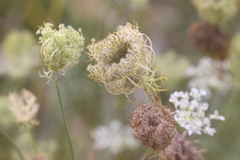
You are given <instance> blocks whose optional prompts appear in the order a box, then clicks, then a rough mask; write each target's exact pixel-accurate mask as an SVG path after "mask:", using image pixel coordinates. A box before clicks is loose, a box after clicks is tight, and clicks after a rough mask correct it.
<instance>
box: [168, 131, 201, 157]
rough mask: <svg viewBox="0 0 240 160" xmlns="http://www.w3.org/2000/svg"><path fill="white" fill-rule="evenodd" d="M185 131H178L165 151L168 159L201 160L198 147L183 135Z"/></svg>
mask: <svg viewBox="0 0 240 160" xmlns="http://www.w3.org/2000/svg"><path fill="white" fill-rule="evenodd" d="M186 133H187V132H185V133H183V134H180V133H178V134H177V135H176V136H175V138H174V139H173V142H172V144H171V145H169V146H168V147H167V148H166V149H165V151H166V156H167V159H169V160H182V159H183V160H203V158H202V156H201V154H200V152H199V151H198V149H197V148H196V147H195V146H194V145H193V143H192V142H191V141H188V140H187V139H186V138H185V136H186Z"/></svg>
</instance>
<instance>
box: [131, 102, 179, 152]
mask: <svg viewBox="0 0 240 160" xmlns="http://www.w3.org/2000/svg"><path fill="white" fill-rule="evenodd" d="M159 102H160V101H159ZM156 104H157V103H155V105H149V104H145V103H140V104H139V105H138V106H137V108H136V109H135V110H134V112H133V114H132V120H131V127H132V128H133V130H134V136H135V137H136V138H137V139H139V140H140V141H141V143H142V144H143V145H145V146H148V147H150V148H152V149H153V150H163V149H164V148H166V147H167V146H168V145H170V144H171V141H172V139H173V138H174V136H175V134H176V126H175V120H174V118H173V114H174V113H173V112H172V111H171V110H170V109H167V108H164V107H163V106H161V108H160V107H159V105H156Z"/></svg>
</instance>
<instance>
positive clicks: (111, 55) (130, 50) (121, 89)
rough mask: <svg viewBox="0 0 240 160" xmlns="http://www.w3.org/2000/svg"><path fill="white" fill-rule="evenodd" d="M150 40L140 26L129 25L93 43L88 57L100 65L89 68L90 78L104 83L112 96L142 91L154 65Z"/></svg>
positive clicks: (89, 48)
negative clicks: (139, 28) (137, 90)
mask: <svg viewBox="0 0 240 160" xmlns="http://www.w3.org/2000/svg"><path fill="white" fill-rule="evenodd" d="M148 40H149V38H148V37H147V36H146V35H144V34H142V33H140V32H139V31H138V28H137V26H132V25H131V24H129V23H128V24H127V25H126V26H119V27H118V31H117V32H115V33H114V34H110V35H109V36H108V37H107V38H106V39H104V40H102V41H100V42H98V43H95V42H94V41H93V42H92V44H91V45H89V46H88V50H89V51H90V53H88V54H89V57H90V58H91V59H94V60H95V62H96V64H93V65H92V64H90V65H89V66H88V68H87V70H88V71H89V72H90V74H89V77H90V78H92V79H94V80H95V81H97V82H99V83H104V85H105V87H106V89H107V90H108V91H109V92H110V93H112V94H121V93H124V94H130V93H132V92H134V91H135V90H136V89H137V88H140V87H142V85H143V84H144V83H146V82H147V81H148V78H149V70H150V68H151V67H152V65H153V61H154V52H153V50H152V48H151V46H147V44H146V42H147V41H148ZM149 41H150V40H149ZM150 43H151V42H150Z"/></svg>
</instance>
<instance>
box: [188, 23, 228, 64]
mask: <svg viewBox="0 0 240 160" xmlns="http://www.w3.org/2000/svg"><path fill="white" fill-rule="evenodd" d="M189 34H190V36H191V39H192V41H193V42H194V44H195V46H196V47H197V48H198V49H199V50H201V51H203V52H205V53H206V54H208V55H209V56H210V57H212V58H214V59H219V60H224V59H225V58H226V57H227V54H228V49H229V39H228V36H227V34H226V33H225V32H224V31H222V30H221V29H220V28H219V27H218V26H211V25H209V24H204V23H194V24H192V25H191V26H190V28H189Z"/></svg>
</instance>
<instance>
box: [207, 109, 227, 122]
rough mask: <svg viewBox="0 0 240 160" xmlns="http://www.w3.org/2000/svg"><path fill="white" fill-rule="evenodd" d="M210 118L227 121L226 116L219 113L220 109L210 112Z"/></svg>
mask: <svg viewBox="0 0 240 160" xmlns="http://www.w3.org/2000/svg"><path fill="white" fill-rule="evenodd" d="M209 118H210V119H216V120H222V121H225V117H223V116H221V115H219V113H218V110H214V112H213V114H210V116H209Z"/></svg>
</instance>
